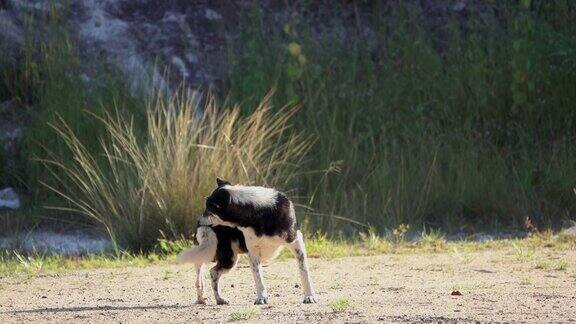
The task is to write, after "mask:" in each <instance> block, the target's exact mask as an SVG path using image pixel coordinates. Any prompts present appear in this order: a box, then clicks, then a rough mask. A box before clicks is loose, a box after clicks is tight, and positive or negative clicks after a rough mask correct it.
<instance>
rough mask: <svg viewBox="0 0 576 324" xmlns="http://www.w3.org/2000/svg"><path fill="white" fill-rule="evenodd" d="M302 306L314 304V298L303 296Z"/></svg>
mask: <svg viewBox="0 0 576 324" xmlns="http://www.w3.org/2000/svg"><path fill="white" fill-rule="evenodd" d="M303 303H304V304H316V297H314V296H313V295H310V296H304V302H303Z"/></svg>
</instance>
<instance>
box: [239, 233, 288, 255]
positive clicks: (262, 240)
mask: <svg viewBox="0 0 576 324" xmlns="http://www.w3.org/2000/svg"><path fill="white" fill-rule="evenodd" d="M238 229H239V230H241V231H242V233H243V234H244V239H245V240H246V247H247V248H248V250H249V251H250V252H251V253H254V254H255V255H256V256H257V257H258V258H259V259H260V260H262V261H265V260H270V259H274V258H275V257H276V256H278V254H279V253H280V251H282V248H283V247H284V245H285V244H286V241H285V240H283V239H282V238H281V237H278V236H266V235H263V236H257V235H256V233H255V232H254V230H253V229H252V228H249V227H238Z"/></svg>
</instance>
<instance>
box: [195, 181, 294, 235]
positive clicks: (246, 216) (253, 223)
mask: <svg viewBox="0 0 576 324" xmlns="http://www.w3.org/2000/svg"><path fill="white" fill-rule="evenodd" d="M206 210H207V211H208V212H210V213H213V214H216V215H218V217H220V219H222V220H223V221H226V222H230V223H233V224H235V225H237V226H241V227H249V228H252V229H253V230H254V232H255V233H256V235H258V236H263V235H267V236H280V237H282V238H284V239H285V240H286V242H288V243H290V242H293V241H294V240H295V239H296V231H297V229H298V228H297V224H296V217H295V215H294V214H293V213H292V212H291V210H290V200H289V199H288V198H287V197H286V195H284V194H283V193H280V192H279V193H278V194H277V196H276V203H275V204H274V205H273V206H266V207H262V206H256V205H254V204H250V203H249V202H247V203H245V204H242V205H236V204H234V203H232V201H231V199H230V193H229V192H228V191H227V190H226V189H224V188H218V189H216V190H214V192H213V193H212V195H210V197H208V198H207V199H206Z"/></svg>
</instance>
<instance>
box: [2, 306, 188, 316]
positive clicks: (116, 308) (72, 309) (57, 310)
mask: <svg viewBox="0 0 576 324" xmlns="http://www.w3.org/2000/svg"><path fill="white" fill-rule="evenodd" d="M187 307H191V306H190V305H181V304H175V305H149V306H146V305H143V306H136V305H135V306H111V305H103V306H78V307H53V308H48V307H46V308H36V309H23V310H14V311H5V312H2V313H4V314H33V313H67V312H70V313H74V312H91V311H123V310H143V311H145V310H149V309H178V308H187Z"/></svg>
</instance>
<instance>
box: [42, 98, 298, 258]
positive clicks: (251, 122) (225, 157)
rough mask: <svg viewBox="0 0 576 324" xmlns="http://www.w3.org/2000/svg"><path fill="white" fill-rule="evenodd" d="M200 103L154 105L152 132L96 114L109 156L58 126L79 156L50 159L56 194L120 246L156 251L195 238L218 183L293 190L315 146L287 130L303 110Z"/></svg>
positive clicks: (156, 101)
mask: <svg viewBox="0 0 576 324" xmlns="http://www.w3.org/2000/svg"><path fill="white" fill-rule="evenodd" d="M199 102H200V100H199V97H198V96H197V95H194V94H192V93H191V92H188V91H181V92H178V93H177V94H175V95H174V96H173V97H172V98H170V99H165V98H163V97H158V98H156V99H153V100H150V101H149V107H148V108H147V110H146V117H147V118H146V123H145V127H143V128H139V127H138V125H137V124H135V123H134V121H133V119H132V118H130V117H125V116H124V115H122V114H119V113H107V114H105V115H104V116H103V117H101V118H99V117H97V116H94V117H95V118H96V119H98V120H99V122H100V123H101V124H102V125H103V128H104V135H103V136H102V137H101V138H100V143H101V151H102V152H103V154H102V155H99V154H97V153H96V152H95V151H91V150H89V149H88V148H87V147H86V146H85V145H84V144H83V143H82V141H81V140H80V139H79V137H78V135H77V133H76V132H75V131H74V130H73V129H72V128H71V127H70V126H69V125H68V124H67V123H66V122H65V121H64V120H63V119H60V120H59V121H58V122H56V123H54V124H52V127H53V128H54V130H55V131H56V132H57V133H58V135H59V138H60V139H61V140H62V141H63V143H65V145H66V147H67V148H68V149H69V151H70V154H71V156H72V159H71V160H68V159H61V158H59V156H58V155H56V154H53V155H52V158H51V159H48V160H43V162H44V165H45V166H46V167H48V169H49V170H51V171H52V174H53V175H54V178H55V179H57V180H58V181H59V183H60V185H61V186H60V187H55V186H50V188H51V189H53V190H54V191H55V192H57V193H58V194H59V195H61V196H62V197H63V198H65V199H66V200H67V201H69V202H70V203H71V205H72V206H73V210H74V211H76V212H79V213H81V214H84V215H86V216H88V217H90V218H92V219H94V220H96V221H97V222H98V223H99V224H101V225H102V227H103V228H104V229H105V230H106V231H107V232H108V234H109V235H110V237H111V238H112V240H113V242H115V244H116V246H122V247H123V248H128V249H131V250H147V249H149V248H151V247H152V246H153V244H154V243H156V242H157V240H158V238H160V237H162V238H164V234H166V235H168V237H167V238H179V237H181V235H182V234H189V231H190V230H191V229H193V228H194V226H195V225H196V223H195V221H196V217H197V216H198V215H199V214H200V213H201V212H202V209H203V206H204V198H203V197H205V196H206V195H208V194H209V193H210V192H211V191H212V190H213V189H214V188H215V179H216V177H217V176H218V177H224V178H226V179H230V180H231V181H233V182H237V183H242V184H252V183H257V184H268V185H274V186H277V187H280V188H287V187H288V186H289V185H290V184H291V183H293V180H294V175H295V173H294V172H295V171H296V170H297V167H298V165H299V163H300V162H301V159H302V157H303V156H304V153H305V152H306V150H307V149H308V147H309V141H308V140H306V139H305V138H303V137H302V136H300V135H298V134H295V133H292V132H287V131H286V130H287V127H288V126H289V125H288V120H289V118H290V117H291V116H292V115H293V114H294V112H295V110H294V109H287V108H285V109H282V110H280V111H279V112H277V113H272V112H271V111H270V107H269V97H266V98H265V99H264V100H263V101H262V102H261V103H260V104H259V105H258V106H257V107H256V108H255V109H254V111H253V112H252V113H251V114H250V115H248V116H246V117H241V116H240V113H239V108H238V107H232V108H229V109H218V108H217V106H216V103H215V101H214V100H212V99H210V98H209V99H208V100H207V101H206V104H205V106H204V107H200V106H199ZM200 108H203V109H200ZM94 122H96V120H94ZM58 188H65V189H58Z"/></svg>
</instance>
